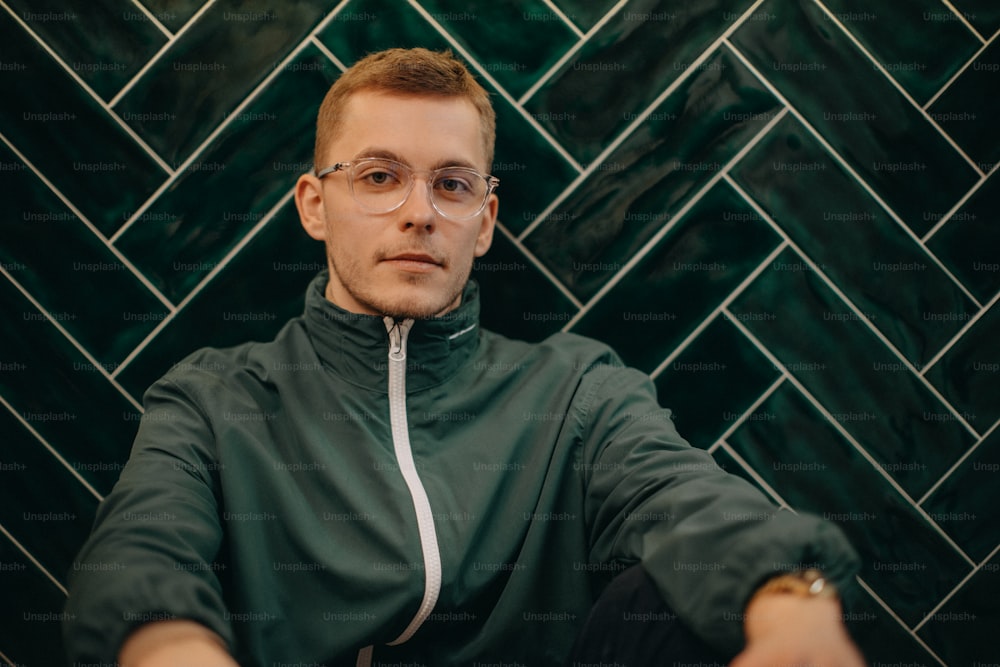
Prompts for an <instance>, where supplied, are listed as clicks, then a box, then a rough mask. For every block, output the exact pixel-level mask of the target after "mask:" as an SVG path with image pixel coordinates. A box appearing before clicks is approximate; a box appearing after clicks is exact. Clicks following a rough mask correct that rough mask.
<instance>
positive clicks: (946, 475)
mask: <svg viewBox="0 0 1000 667" xmlns="http://www.w3.org/2000/svg"><path fill="white" fill-rule="evenodd" d="M993 427H994V428H995V427H996V424H994V426H993ZM991 430H992V429H991ZM985 440H986V435H985V434H984V435H983V437H981V438H980V439H979V441H978V442H976V443H975V444H974V445H972V447H969V449H967V450H966V452H965V453H964V454H962V456H960V457H959V459H958V460H957V461H955V463H954V465H952V466H951V467H950V468H948V470H946V471H945V473H944V474H943V475H941V478H940V479H938V481H936V482H935V483H934V485H933V486H932V487H931V488H929V489H927V492H926V493H925V494H924V495H923V496H921V497H920V500H918V501H917V504H918V505H920V506H923V504H924V503H925V502H927V500H928V499H929V498H930V497H931V496H932V495H934V492H935V491H937V490H938V487H940V486H941V485H942V484H944V483H945V481H946V480H947V479H948V478H949V477H951V475H952V474H953V473H954V472H955V471H956V470H958V469H959V468H960V467H962V464H963V463H965V462H966V461H967V460H968V459H969V457H971V456H972V454H973V453H974V452H975V451H976V450H977V449H979V446H980V445H982V444H983V442H984V441H985Z"/></svg>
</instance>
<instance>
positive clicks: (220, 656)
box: [118, 621, 239, 667]
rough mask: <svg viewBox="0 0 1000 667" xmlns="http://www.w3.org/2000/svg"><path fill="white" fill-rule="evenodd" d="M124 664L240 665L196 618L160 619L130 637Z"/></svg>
mask: <svg viewBox="0 0 1000 667" xmlns="http://www.w3.org/2000/svg"><path fill="white" fill-rule="evenodd" d="M118 664H120V665H121V667H239V665H237V664H236V661H235V660H233V659H232V657H231V656H230V655H229V653H228V652H227V651H226V647H225V644H224V643H223V641H222V639H221V638H220V637H219V636H218V635H217V634H215V633H214V632H212V631H211V630H209V629H208V628H206V627H205V626H203V625H201V624H199V623H195V622H194V621H157V622H155V623H148V624H146V625H143V626H141V627H139V628H138V629H137V630H136V631H135V632H133V633H132V634H131V635H129V636H128V639H126V640H125V643H124V644H122V648H121V651H120V652H119V653H118Z"/></svg>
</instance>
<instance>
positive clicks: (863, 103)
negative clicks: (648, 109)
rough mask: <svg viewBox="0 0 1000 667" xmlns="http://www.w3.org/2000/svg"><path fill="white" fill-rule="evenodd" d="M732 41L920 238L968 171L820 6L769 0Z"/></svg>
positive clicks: (968, 180)
mask: <svg viewBox="0 0 1000 667" xmlns="http://www.w3.org/2000/svg"><path fill="white" fill-rule="evenodd" d="M762 7H763V11H764V12H765V13H766V14H767V15H768V16H769V17H770V18H769V19H768V20H762V21H750V22H748V23H746V24H745V25H743V26H742V27H741V28H740V29H739V30H737V31H736V33H735V35H734V36H733V42H734V44H735V45H736V47H737V48H738V49H739V50H740V51H741V52H742V53H744V54H745V55H746V56H747V58H748V59H749V60H750V61H751V62H753V63H754V66H755V67H756V69H757V70H758V71H759V72H760V73H761V75H762V76H764V77H766V78H767V79H768V80H769V81H770V82H771V83H772V84H774V86H775V87H776V88H777V89H778V90H779V91H780V92H781V93H782V95H784V96H785V97H786V98H787V99H788V100H789V102H790V103H791V104H792V105H793V106H794V107H796V109H797V110H798V111H799V112H800V113H802V115H803V116H804V117H805V119H806V120H807V121H808V122H809V123H810V124H811V125H812V126H813V127H814V128H816V130H817V131H818V132H819V133H820V134H821V135H822V136H823V137H824V138H825V139H826V140H827V141H828V142H829V143H830V144H831V145H832V146H833V148H834V149H835V150H836V151H837V152H838V153H839V154H840V155H841V156H842V157H843V158H844V159H845V160H846V161H847V162H848V163H849V164H850V165H851V166H852V167H853V168H854V169H855V170H856V171H857V172H858V174H859V175H860V176H861V178H863V179H864V180H865V181H866V182H867V183H868V184H869V185H870V186H871V187H872V188H873V189H874V190H875V192H876V193H878V194H879V195H880V196H881V197H882V198H883V199H884V200H885V201H886V203H887V204H888V205H889V207H890V208H891V209H892V210H894V211H895V212H896V213H897V214H898V215H899V216H900V217H901V218H902V219H903V220H904V221H905V222H906V224H907V225H909V227H910V228H911V229H913V230H914V231H915V232H916V233H917V234H918V235H922V234H923V233H924V232H926V231H927V230H928V229H929V228H930V225H929V224H928V223H927V222H926V221H925V214H937V215H940V214H942V213H944V212H945V211H947V210H949V209H950V208H951V207H952V206H953V205H954V203H955V202H956V201H958V199H959V198H960V197H961V196H962V195H963V194H964V193H965V192H966V191H967V190H968V189H969V187H971V185H972V184H973V183H974V182H975V180H976V179H977V176H976V173H975V170H974V169H973V168H972V166H970V165H969V164H968V163H967V162H966V161H965V160H964V159H963V158H962V157H961V156H960V155H959V154H958V153H957V152H956V151H955V149H954V148H953V147H952V146H951V145H950V144H949V143H948V142H947V141H946V140H945V138H944V137H942V136H941V135H940V134H939V133H938V132H937V131H936V130H935V129H934V127H933V126H932V125H931V123H930V122H929V121H928V120H927V119H926V118H924V116H923V115H922V114H921V113H920V111H919V110H917V109H915V108H914V107H913V105H911V104H910V102H909V101H907V100H906V99H905V98H904V97H903V95H902V94H901V93H900V92H899V91H898V90H897V89H896V88H895V87H893V85H892V84H891V83H890V82H889V81H888V80H887V79H886V78H885V77H884V76H883V75H882V74H881V73H880V72H879V71H877V70H876V69H875V68H874V67H872V64H871V62H870V61H868V59H867V58H866V57H865V56H864V55H862V54H861V52H860V51H858V50H857V49H856V48H855V47H854V45H853V44H852V43H851V41H850V40H849V38H848V37H847V36H846V35H844V34H843V33H842V32H841V31H840V30H839V29H837V28H835V27H834V26H833V25H832V24H831V23H830V21H829V20H827V19H825V18H824V17H825V14H824V13H823V11H822V10H821V9H819V7H818V6H816V5H814V4H813V3H811V2H797V0H769V2H767V3H765V4H764V5H763V6H762Z"/></svg>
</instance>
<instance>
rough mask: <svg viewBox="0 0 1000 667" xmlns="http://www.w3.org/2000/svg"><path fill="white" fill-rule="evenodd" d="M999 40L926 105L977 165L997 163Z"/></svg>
mask: <svg viewBox="0 0 1000 667" xmlns="http://www.w3.org/2000/svg"><path fill="white" fill-rule="evenodd" d="M997 90H1000V41H996V40H994V41H993V43H992V44H990V45H989V46H987V47H986V50H985V51H983V52H982V53H981V54H979V57H978V58H976V60H975V61H973V63H972V65H970V66H969V67H968V68H967V69H966V70H965V71H964V72H962V74H961V75H960V76H959V77H958V79H956V80H955V82H954V83H953V84H951V86H950V87H949V88H948V89H947V90H945V91H944V93H942V94H941V97H939V98H938V99H937V100H936V101H935V102H934V104H933V105H932V106H931V108H930V110H929V111H930V114H931V116H932V117H933V118H935V119H936V120H937V121H938V123H940V125H941V127H942V128H943V129H944V131H945V132H947V133H948V134H949V135H951V137H952V138H954V139H955V141H956V142H957V143H958V145H959V146H961V147H962V149H963V150H964V151H965V152H966V153H968V155H969V157H971V158H972V159H973V160H975V161H976V163H977V164H978V165H979V168H980V169H982V170H983V171H984V172H989V171H990V170H991V169H993V166H994V165H995V164H996V163H997V162H1000V128H998V127H997V124H996V119H997V116H998V115H1000V95H998V94H997Z"/></svg>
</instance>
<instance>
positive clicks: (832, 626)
mask: <svg viewBox="0 0 1000 667" xmlns="http://www.w3.org/2000/svg"><path fill="white" fill-rule="evenodd" d="M743 627H744V632H745V634H746V641H747V643H746V648H745V649H744V650H743V652H742V653H740V654H739V655H738V656H736V659H735V660H733V662H732V663H731V664H730V667H807V666H808V667H864V664H865V662H864V659H863V658H862V657H861V652H860V651H859V650H858V647H857V646H855V644H854V642H853V641H851V638H850V637H849V636H848V634H847V630H846V628H844V624H843V623H842V622H841V610H840V603H839V602H838V601H837V600H836V599H835V598H820V597H808V598H807V597H801V596H798V595H790V594H788V593H761V594H759V595H756V596H754V598H753V599H752V600H751V601H750V604H749V605H748V606H747V609H746V619H745V620H744V624H743Z"/></svg>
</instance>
